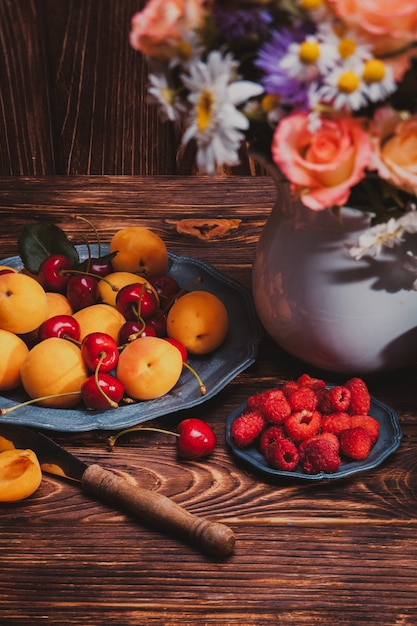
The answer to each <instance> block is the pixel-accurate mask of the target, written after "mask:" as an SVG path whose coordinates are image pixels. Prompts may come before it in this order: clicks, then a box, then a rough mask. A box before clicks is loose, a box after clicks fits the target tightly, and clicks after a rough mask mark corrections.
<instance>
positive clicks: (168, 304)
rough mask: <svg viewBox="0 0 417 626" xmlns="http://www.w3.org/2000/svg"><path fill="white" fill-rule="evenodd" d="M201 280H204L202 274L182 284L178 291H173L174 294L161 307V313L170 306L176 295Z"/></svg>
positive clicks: (179, 294)
mask: <svg viewBox="0 0 417 626" xmlns="http://www.w3.org/2000/svg"><path fill="white" fill-rule="evenodd" d="M203 282H204V278H203V277H202V276H197V278H194V280H190V282H188V283H187V284H186V285H184V287H181V289H180V290H179V291H178V293H174V295H173V296H171V298H170V299H169V300H168V302H167V303H166V304H165V306H164V308H163V309H162V311H163V313H165V312H166V311H168V309H169V308H170V307H171V305H172V303H173V302H174V300H176V299H177V298H178V297H180V296H181V295H182V294H184V293H185V292H186V291H187V289H188V288H189V287H192V285H198V284H200V283H203Z"/></svg>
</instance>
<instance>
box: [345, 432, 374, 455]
mask: <svg viewBox="0 0 417 626" xmlns="http://www.w3.org/2000/svg"><path fill="white" fill-rule="evenodd" d="M371 448H372V439H371V437H370V435H369V434H368V433H367V432H366V430H365V429H364V428H362V426H355V428H350V429H349V430H345V432H344V433H342V436H341V437H340V451H341V452H342V454H344V455H345V456H347V457H348V458H349V459H355V461H361V460H363V459H366V457H367V456H368V454H369V452H370V450H371Z"/></svg>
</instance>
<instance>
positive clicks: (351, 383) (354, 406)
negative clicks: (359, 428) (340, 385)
mask: <svg viewBox="0 0 417 626" xmlns="http://www.w3.org/2000/svg"><path fill="white" fill-rule="evenodd" d="M345 386H346V387H347V388H348V389H349V391H350V395H351V398H350V406H349V413H350V414H351V415H368V413H369V409H370V407H371V396H370V394H369V391H368V387H367V386H366V383H365V382H364V381H363V380H362V379H361V378H351V379H350V380H348V381H347V382H346V383H345Z"/></svg>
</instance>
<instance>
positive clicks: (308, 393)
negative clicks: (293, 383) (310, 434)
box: [287, 387, 318, 411]
mask: <svg viewBox="0 0 417 626" xmlns="http://www.w3.org/2000/svg"><path fill="white" fill-rule="evenodd" d="M287 399H288V403H289V405H290V407H291V410H292V411H302V410H303V409H306V410H307V411H314V410H315V409H316V408H317V404H318V399H317V396H316V393H315V392H314V391H313V389H310V388H309V387H299V388H298V389H296V390H295V391H293V392H292V393H290V395H289V396H288V397H287Z"/></svg>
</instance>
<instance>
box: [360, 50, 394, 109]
mask: <svg viewBox="0 0 417 626" xmlns="http://www.w3.org/2000/svg"><path fill="white" fill-rule="evenodd" d="M362 78H363V80H364V81H365V83H366V85H367V87H368V89H367V96H368V98H369V100H371V102H378V101H379V100H384V98H386V97H387V96H389V95H390V94H391V93H394V91H395V90H396V89H397V85H396V82H395V80H394V74H393V71H392V68H391V67H390V66H389V65H386V64H385V63H384V62H383V61H382V60H381V59H369V60H368V61H366V63H365V64H364V68H363V72H362Z"/></svg>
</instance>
